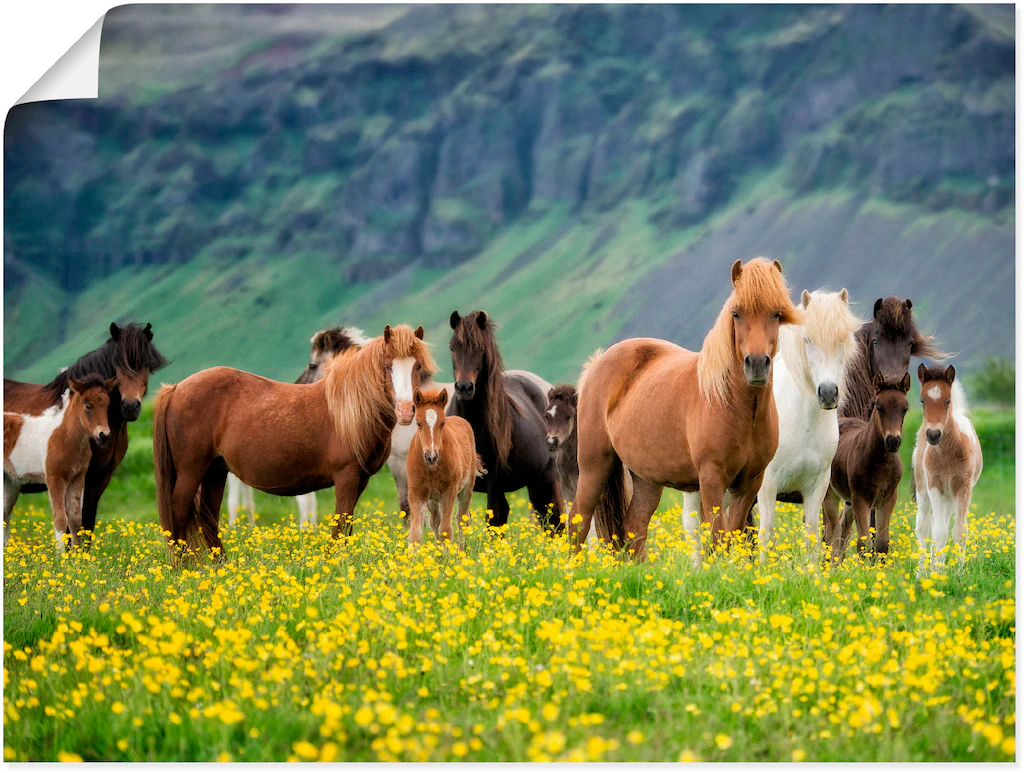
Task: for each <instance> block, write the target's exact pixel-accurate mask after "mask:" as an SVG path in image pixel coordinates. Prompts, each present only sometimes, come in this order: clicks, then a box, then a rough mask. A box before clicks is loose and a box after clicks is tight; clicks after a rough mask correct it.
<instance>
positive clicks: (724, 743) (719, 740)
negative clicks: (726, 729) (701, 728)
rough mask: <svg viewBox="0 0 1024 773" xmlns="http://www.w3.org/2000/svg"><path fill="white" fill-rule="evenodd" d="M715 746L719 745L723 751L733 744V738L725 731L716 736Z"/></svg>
mask: <svg viewBox="0 0 1024 773" xmlns="http://www.w3.org/2000/svg"><path fill="white" fill-rule="evenodd" d="M715 746H717V747H718V748H719V749H721V750H722V751H725V750H726V749H728V748H729V747H730V746H732V738H730V737H729V736H727V735H726V734H725V733H719V734H718V735H716V736H715Z"/></svg>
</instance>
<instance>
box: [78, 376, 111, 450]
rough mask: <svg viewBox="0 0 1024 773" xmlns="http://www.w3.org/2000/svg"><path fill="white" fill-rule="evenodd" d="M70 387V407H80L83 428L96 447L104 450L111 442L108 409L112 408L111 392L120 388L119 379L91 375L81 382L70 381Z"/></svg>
mask: <svg viewBox="0 0 1024 773" xmlns="http://www.w3.org/2000/svg"><path fill="white" fill-rule="evenodd" d="M68 386H69V387H71V404H70V406H73V405H79V406H80V410H81V421H82V426H83V427H84V428H85V430H86V432H88V433H89V437H90V438H91V439H92V440H95V441H96V445H98V446H99V447H100V448H103V447H104V446H105V445H106V444H107V442H108V441H109V440H110V423H109V421H108V419H107V409H108V408H110V392H111V391H112V390H114V389H116V388H117V386H118V384H117V379H116V378H109V379H106V380H104V379H103V377H102V376H98V375H96V374H95V373H90V374H89V375H88V376H86V377H85V378H83V379H81V380H79V379H74V378H72V379H68ZM70 406H69V407H70Z"/></svg>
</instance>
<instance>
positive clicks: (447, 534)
mask: <svg viewBox="0 0 1024 773" xmlns="http://www.w3.org/2000/svg"><path fill="white" fill-rule="evenodd" d="M413 401H414V403H415V405H416V434H415V435H413V438H412V443H411V444H410V446H409V459H408V462H407V464H406V467H407V473H408V479H409V506H410V508H411V509H410V510H409V545H410V546H414V545H418V544H419V543H421V542H422V541H423V520H424V518H425V517H426V515H427V512H428V511H429V512H430V527H431V529H432V530H433V532H434V537H435V538H436V539H437V541H438V542H441V541H445V542H449V543H450V542H451V541H452V537H453V536H454V532H453V531H452V508H453V507H454V506H455V503H456V502H458V504H459V510H458V513H457V514H456V521H455V530H456V531H458V535H459V538H458V545H459V548H460V549H461V550H465V548H466V535H465V533H464V532H463V525H464V524H463V521H464V520H468V518H469V503H470V501H471V500H472V498H473V484H474V483H476V479H477V478H482V477H484V475H486V474H487V471H486V470H485V469H484V465H483V461H482V460H481V459H480V455H479V454H478V453H477V452H476V442H475V440H474V439H473V428H472V427H471V426H469V422H468V421H466V420H465V419H462V418H459V417H458V416H445V411H446V410H447V408H448V390H447V389H442V390H441V391H437V390H436V389H432V390H430V391H429V392H421V391H420V390H419V389H417V390H416V394H415V397H414V398H413Z"/></svg>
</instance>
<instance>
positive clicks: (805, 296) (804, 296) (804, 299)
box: [776, 261, 811, 309]
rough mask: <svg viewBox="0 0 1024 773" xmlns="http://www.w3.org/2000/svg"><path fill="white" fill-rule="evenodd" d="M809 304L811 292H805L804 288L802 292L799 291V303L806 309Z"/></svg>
mask: <svg viewBox="0 0 1024 773" xmlns="http://www.w3.org/2000/svg"><path fill="white" fill-rule="evenodd" d="M776 262H778V261H776ZM810 304H811V294H810V293H809V292H807V291H806V290H804V291H803V292H802V293H800V305H801V306H803V307H804V308H805V309H806V308H807V307H808V306H809V305H810Z"/></svg>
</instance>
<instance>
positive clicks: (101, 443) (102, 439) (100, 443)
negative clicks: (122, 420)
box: [93, 430, 110, 449]
mask: <svg viewBox="0 0 1024 773" xmlns="http://www.w3.org/2000/svg"><path fill="white" fill-rule="evenodd" d="M93 440H95V441H96V446H97V447H98V448H101V449H102V448H106V447H107V443H109V442H110V431H109V430H108V431H106V432H97V433H96V434H95V435H93Z"/></svg>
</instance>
